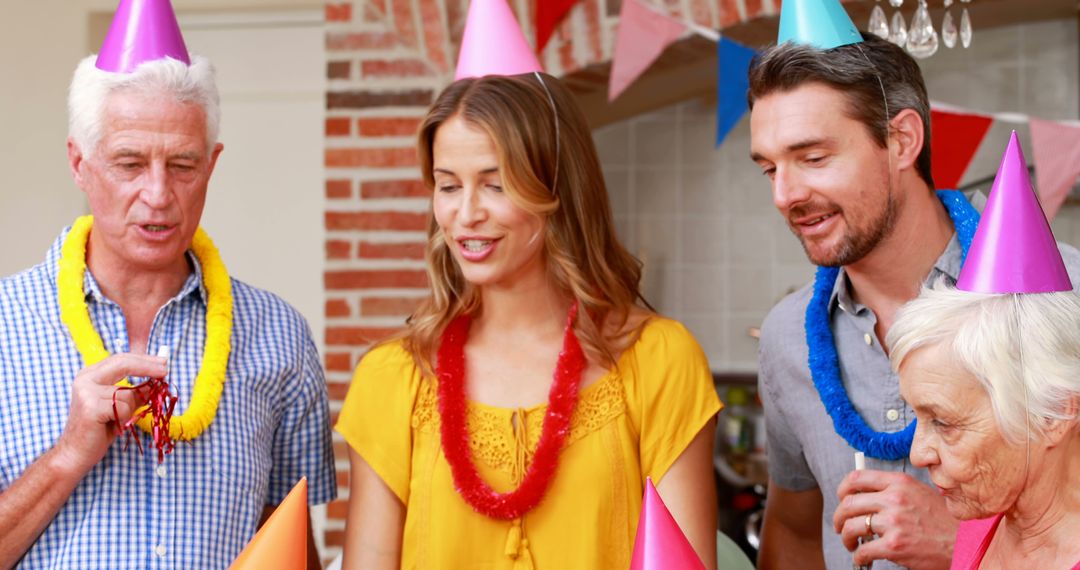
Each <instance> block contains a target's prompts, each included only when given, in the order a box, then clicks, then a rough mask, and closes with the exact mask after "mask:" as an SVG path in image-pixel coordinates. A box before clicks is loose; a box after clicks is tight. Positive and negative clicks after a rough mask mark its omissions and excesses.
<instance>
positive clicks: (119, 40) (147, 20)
mask: <svg viewBox="0 0 1080 570" xmlns="http://www.w3.org/2000/svg"><path fill="white" fill-rule="evenodd" d="M165 57H171V58H173V59H176V60H180V61H182V62H184V63H187V64H190V63H191V58H190V57H189V56H188V51H187V46H185V45H184V37H183V36H182V35H180V25H179V24H177V23H176V14H174V13H173V9H172V4H170V3H169V0H120V5H119V6H117V8H116V15H115V16H113V21H112V25H111V26H109V33H108V34H107V35H106V36H105V42H104V43H102V44H101V52H100V53H98V57H97V64H96V65H97V68H98V69H101V70H103V71H111V72H113V73H131V72H132V71H135V68H136V67H139V64H141V63H143V62H146V61H154V60H157V59H163V58H165Z"/></svg>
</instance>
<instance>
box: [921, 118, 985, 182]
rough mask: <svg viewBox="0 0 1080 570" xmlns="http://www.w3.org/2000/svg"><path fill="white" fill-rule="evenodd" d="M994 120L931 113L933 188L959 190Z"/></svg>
mask: <svg viewBox="0 0 1080 570" xmlns="http://www.w3.org/2000/svg"><path fill="white" fill-rule="evenodd" d="M993 122H994V119H993V117H988V116H986V115H974V114H968V113H955V112H951V111H943V110H940V109H931V110H930V131H931V133H932V135H931V137H930V148H931V150H932V151H933V157H934V160H933V167H932V173H933V176H934V185H935V186H937V187H938V188H956V187H957V186H959V185H960V179H961V178H963V177H964V172H966V171H967V168H968V165H970V164H971V159H972V158H974V157H975V151H977V150H979V144H981V143H982V140H983V137H985V136H986V132H987V131H989V130H990V125H991V124H992V123H993Z"/></svg>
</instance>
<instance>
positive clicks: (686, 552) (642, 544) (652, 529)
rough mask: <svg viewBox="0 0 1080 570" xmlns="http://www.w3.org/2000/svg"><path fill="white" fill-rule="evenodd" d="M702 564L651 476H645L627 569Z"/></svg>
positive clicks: (685, 569) (670, 569) (683, 568)
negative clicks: (642, 495)
mask: <svg viewBox="0 0 1080 570" xmlns="http://www.w3.org/2000/svg"><path fill="white" fill-rule="evenodd" d="M702 568H705V565H704V564H702V563H701V559H700V558H698V555H697V553H696V552H694V548H693V547H692V546H690V541H689V540H686V535H684V534H683V533H682V530H681V529H680V528H679V523H677V522H675V518H674V517H672V516H671V513H670V512H668V510H667V506H665V505H664V501H663V500H662V499H661V498H660V495H659V494H658V493H657V492H656V487H654V486H653V483H652V479H646V480H645V498H644V499H642V503H641V518H640V519H638V527H637V537H636V538H634V557H633V558H631V559H630V570H661V569H665V570H691V569H693V570H698V569H702Z"/></svg>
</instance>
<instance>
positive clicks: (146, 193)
mask: <svg viewBox="0 0 1080 570" xmlns="http://www.w3.org/2000/svg"><path fill="white" fill-rule="evenodd" d="M139 199H141V200H142V201H143V203H145V204H146V205H147V206H150V207H151V208H154V209H157V210H160V209H164V208H166V207H168V206H169V204H170V203H171V202H172V200H173V195H172V191H171V190H170V185H169V174H168V169H167V168H166V166H165V165H164V164H157V163H154V164H152V165H151V167H150V168H148V169H147V170H146V174H145V176H144V178H143V184H142V189H141V190H140V191H139Z"/></svg>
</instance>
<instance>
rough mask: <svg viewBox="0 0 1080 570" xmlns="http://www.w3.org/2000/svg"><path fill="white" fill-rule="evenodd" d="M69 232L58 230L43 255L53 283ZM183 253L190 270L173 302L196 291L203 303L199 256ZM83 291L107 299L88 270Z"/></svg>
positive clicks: (89, 295) (89, 296) (204, 301)
mask: <svg viewBox="0 0 1080 570" xmlns="http://www.w3.org/2000/svg"><path fill="white" fill-rule="evenodd" d="M70 232H71V226H68V227H66V228H64V230H63V231H61V232H60V236H59V237H57V238H56V241H54V242H53V244H52V247H50V248H49V252H48V253H47V254H46V255H45V270H46V274H47V275H48V276H49V280H50V281H51V282H52V283H53V284H55V283H56V275H57V273H59V265H58V264H59V263H60V251H61V249H62V248H63V246H64V239H66V238H67V235H68V233H70ZM184 255H186V256H187V259H188V262H189V263H190V264H191V267H192V272H191V273H190V274H188V276H187V279H185V280H184V285H183V286H182V287H180V292H179V293H177V294H176V296H175V297H173V298H172V301H170V302H175V301H179V300H181V299H184V298H186V297H187V296H188V295H191V294H193V293H198V296H199V298H200V299H201V300H202V302H203V304H204V305H205V304H206V303H207V299H208V298H209V296H208V295H207V293H206V286H205V285H204V284H203V276H202V264H200V263H199V258H197V257H195V253H194V252H192V251H191V250H190V249H189V250H187V251H186V252H185V253H184ZM83 293H85V294H86V299H94V300H95V301H97V302H105V301H107V299H106V298H105V295H104V294H102V292H101V287H100V286H99V285H98V282H97V280H96V279H94V275H93V273H91V272H90V271H89V270H87V271H86V277H85V278H84V279H83Z"/></svg>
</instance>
